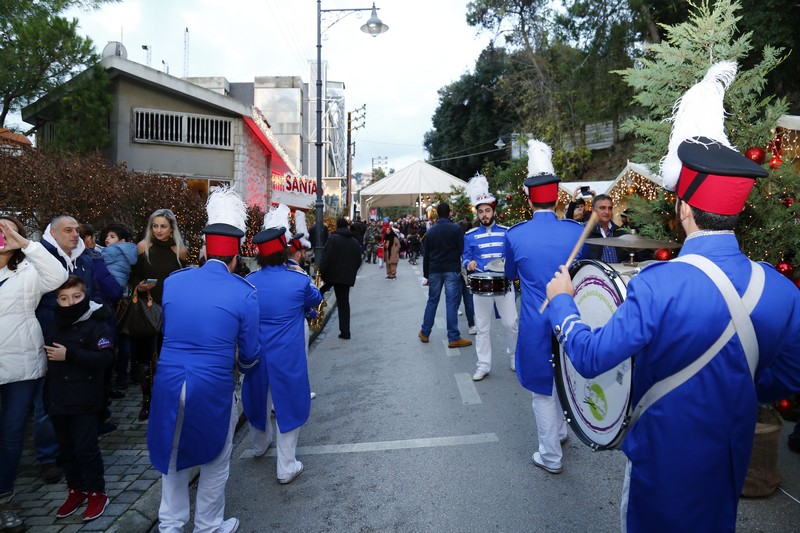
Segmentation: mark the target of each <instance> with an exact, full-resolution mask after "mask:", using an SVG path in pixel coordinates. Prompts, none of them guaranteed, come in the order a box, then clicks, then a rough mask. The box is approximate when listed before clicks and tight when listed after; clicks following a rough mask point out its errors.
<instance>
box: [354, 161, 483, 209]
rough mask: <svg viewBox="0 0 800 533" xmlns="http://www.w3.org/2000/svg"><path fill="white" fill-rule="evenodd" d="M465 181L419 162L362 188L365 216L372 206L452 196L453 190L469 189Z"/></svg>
mask: <svg viewBox="0 0 800 533" xmlns="http://www.w3.org/2000/svg"><path fill="white" fill-rule="evenodd" d="M466 186H467V183H466V182H465V181H463V180H460V179H458V178H456V177H455V176H452V175H450V174H448V173H447V172H445V171H443V170H439V169H438V168H436V167H435V166H433V165H430V164H428V163H426V162H425V161H416V162H414V163H411V164H410V165H408V166H407V167H405V168H403V169H401V170H398V171H397V172H395V173H394V174H392V175H391V176H388V177H386V178H383V179H382V180H380V181H377V182H375V183H373V184H372V185H370V186H368V187H365V188H363V189H361V202H362V204H363V205H362V207H365V208H366V209H362V211H361V212H362V213H367V212H369V208H371V207H388V206H402V205H408V206H412V205H414V204H415V202H416V201H417V200H418V199H419V197H420V195H429V194H434V193H444V194H449V193H450V192H451V191H452V187H462V188H463V187H466Z"/></svg>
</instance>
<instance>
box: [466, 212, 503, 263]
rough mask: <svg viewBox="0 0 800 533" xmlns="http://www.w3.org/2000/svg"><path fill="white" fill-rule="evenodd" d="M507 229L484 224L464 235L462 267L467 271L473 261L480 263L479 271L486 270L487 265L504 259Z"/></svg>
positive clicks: (494, 224) (496, 225)
mask: <svg viewBox="0 0 800 533" xmlns="http://www.w3.org/2000/svg"><path fill="white" fill-rule="evenodd" d="M507 230H508V228H507V227H505V226H501V225H499V224H497V223H492V225H491V226H490V227H488V228H487V227H486V226H484V225H483V224H481V225H480V226H478V227H477V228H472V229H471V230H469V231H467V232H466V233H465V234H464V252H463V253H462V254H461V266H463V267H464V268H465V269H466V268H467V264H469V262H470V261H472V260H473V259H474V260H475V262H477V263H478V267H477V270H480V271H481V272H483V271H485V270H486V264H487V263H488V262H489V261H493V260H495V259H502V258H503V256H504V254H503V250H504V248H505V241H506V231H507Z"/></svg>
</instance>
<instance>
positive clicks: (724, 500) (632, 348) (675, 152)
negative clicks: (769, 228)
mask: <svg viewBox="0 0 800 533" xmlns="http://www.w3.org/2000/svg"><path fill="white" fill-rule="evenodd" d="M731 65H733V66H732V67H731ZM720 68H722V69H724V71H727V72H723V75H720V74H719V71H718V70H717V69H720ZM735 68H736V67H735V63H731V62H722V63H719V64H717V65H713V66H712V67H711V70H709V73H708V74H707V75H706V78H704V80H703V81H701V82H700V83H699V84H698V85H699V86H695V87H697V89H699V90H695V88H692V89H690V90H689V92H687V94H686V95H684V97H683V98H682V99H681V104H680V107H679V109H678V112H677V116H676V117H675V120H674V122H673V124H674V126H673V134H672V140H671V142H670V151H669V152H668V154H667V157H666V159H665V164H663V165H662V173H661V174H662V176H664V181H665V186H666V187H668V188H670V189H672V188H674V189H675V193H676V196H677V197H678V200H677V203H676V206H675V211H676V215H677V217H678V219H679V223H680V224H681V226H682V227H683V228H684V230H685V231H686V235H687V237H686V241H685V243H684V245H683V248H682V249H681V253H680V255H679V256H678V258H676V259H674V260H672V261H668V262H666V261H665V262H661V263H656V264H654V265H651V266H649V267H647V268H645V269H644V270H642V272H641V273H640V274H638V275H636V276H634V277H633V278H632V279H631V281H630V283H629V284H628V287H627V297H626V299H625V301H624V302H623V303H622V305H621V306H620V307H619V308H618V309H617V311H616V312H615V313H614V314H613V315H612V316H611V318H610V320H609V321H608V322H607V323H606V325H605V326H603V327H601V328H595V329H594V330H592V329H591V328H590V327H589V326H587V325H586V324H584V323H583V321H582V320H581V316H580V311H579V310H578V307H577V306H576V304H575V302H574V300H573V299H572V297H571V296H572V295H573V294H574V289H573V287H572V282H571V280H570V278H569V274H568V272H567V270H566V268H565V267H563V266H562V267H561V269H560V272H558V273H557V274H556V276H555V278H553V280H552V281H550V282H549V283H548V285H547V296H548V297H549V298H550V305H549V308H548V312H547V318H548V319H549V322H550V324H551V327H552V328H553V330H554V331H555V333H556V335H557V337H558V340H559V342H560V343H561V345H562V346H563V347H564V350H565V351H566V352H567V353H568V354H569V356H570V359H571V361H572V363H573V365H574V366H575V369H576V370H577V371H578V372H580V373H581V374H582V375H583V376H585V377H587V378H591V377H594V376H596V375H598V374H600V373H602V372H604V371H606V370H610V369H611V368H613V367H614V366H616V365H617V364H618V363H620V362H622V360H624V359H627V358H628V357H629V356H631V355H633V357H634V365H633V391H632V401H633V405H635V406H636V408H635V409H634V411H633V414H632V418H631V422H630V426H629V427H630V429H629V431H628V434H627V435H626V436H625V440H624V441H623V443H622V450H623V452H625V455H626V456H627V458H628V465H627V469H626V473H625V481H624V482H623V494H622V505H621V519H622V529H623V531H629V532H635V531H646V532H661V531H663V532H672V531H730V532H733V531H734V530H735V529H736V512H737V510H736V507H737V504H738V501H739V495H740V494H741V492H742V486H743V485H744V479H745V474H746V472H747V468H748V464H749V462H750V455H751V451H752V446H753V436H754V430H755V424H756V417H757V411H758V403H759V402H770V401H774V400H776V399H779V398H782V397H783V398H785V397H787V396H789V395H791V394H794V393H797V392H798V391H799V390H800V293H798V291H797V289H796V288H795V287H794V285H793V284H792V283H791V281H789V280H788V279H786V278H785V277H784V276H782V275H780V274H779V273H778V272H777V271H775V269H774V268H772V267H771V266H770V265H767V264H758V263H753V262H751V261H750V260H749V259H748V258H747V256H745V255H744V254H743V253H742V252H741V251H740V249H739V243H738V242H737V240H736V235H735V234H734V232H733V228H734V226H735V225H736V223H737V220H738V218H739V214H740V213H741V212H742V209H743V208H744V205H745V201H746V199H747V196H748V194H749V193H750V190H751V188H752V187H753V185H754V183H755V180H756V178H762V177H766V176H767V172H766V171H765V170H764V169H763V168H762V167H760V166H759V165H757V164H756V163H754V162H753V161H751V160H749V159H747V158H746V157H744V156H743V155H742V154H740V153H739V152H737V151H735V150H733V149H731V148H730V143H729V142H728V140H727V138H726V137H725V134H724V131H723V130H722V116H721V111H722V109H723V105H722V96H723V94H724V89H723V88H722V87H721V86H723V85H727V84H726V83H725V80H727V83H730V80H732V79H733V76H734V75H735ZM731 70H732V72H731ZM718 76H719V77H718ZM709 85H711V87H709ZM709 95H711V96H709ZM714 95H716V97H717V101H714V99H715V98H714ZM707 110H719V112H720V116H719V117H717V120H713V121H712V120H710V119H709V118H708V117H705V118H704V115H706V114H708V113H707ZM684 119H685V120H684ZM709 122H710V123H712V125H718V127H713V128H711V131H713V134H714V135H715V136H718V137H716V138H709V137H705V136H703V135H702V130H700V131H698V128H697V127H696V126H695V127H691V126H693V125H695V124H708V123H709ZM686 134H688V135H686ZM673 142H674V143H675V145H673ZM673 161H674V162H676V163H677V165H673V164H672V162H673Z"/></svg>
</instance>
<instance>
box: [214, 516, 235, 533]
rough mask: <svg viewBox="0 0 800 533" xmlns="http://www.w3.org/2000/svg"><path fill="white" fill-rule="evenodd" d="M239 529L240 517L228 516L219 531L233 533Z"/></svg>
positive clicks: (220, 532)
mask: <svg viewBox="0 0 800 533" xmlns="http://www.w3.org/2000/svg"><path fill="white" fill-rule="evenodd" d="M237 529H239V519H238V518H228V519H227V520H225V521H224V522H222V524H220V526H219V529H218V530H217V531H219V533H233V532H234V531H236V530H237Z"/></svg>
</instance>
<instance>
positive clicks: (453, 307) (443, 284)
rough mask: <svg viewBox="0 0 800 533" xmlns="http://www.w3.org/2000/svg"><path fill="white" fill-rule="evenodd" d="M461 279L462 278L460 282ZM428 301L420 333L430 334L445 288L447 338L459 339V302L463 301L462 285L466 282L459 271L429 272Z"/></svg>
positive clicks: (451, 340)
mask: <svg viewBox="0 0 800 533" xmlns="http://www.w3.org/2000/svg"><path fill="white" fill-rule="evenodd" d="M459 280H462V281H461V282H459ZM428 283H429V286H428V302H427V303H426V304H425V315H424V316H423V318H422V326H420V333H422V334H423V335H425V336H426V337H428V336H430V334H431V330H432V329H433V322H434V319H435V318H436V308H437V307H438V306H439V297H440V296H441V294H442V289H443V288H444V297H445V306H446V311H447V313H446V317H447V340H448V341H450V342H453V341H457V340H458V339H460V338H461V333H460V332H459V331H458V304H459V302H460V301H461V286H462V284H463V283H464V282H463V278H462V277H461V273H459V272H431V273H430V274H428Z"/></svg>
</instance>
